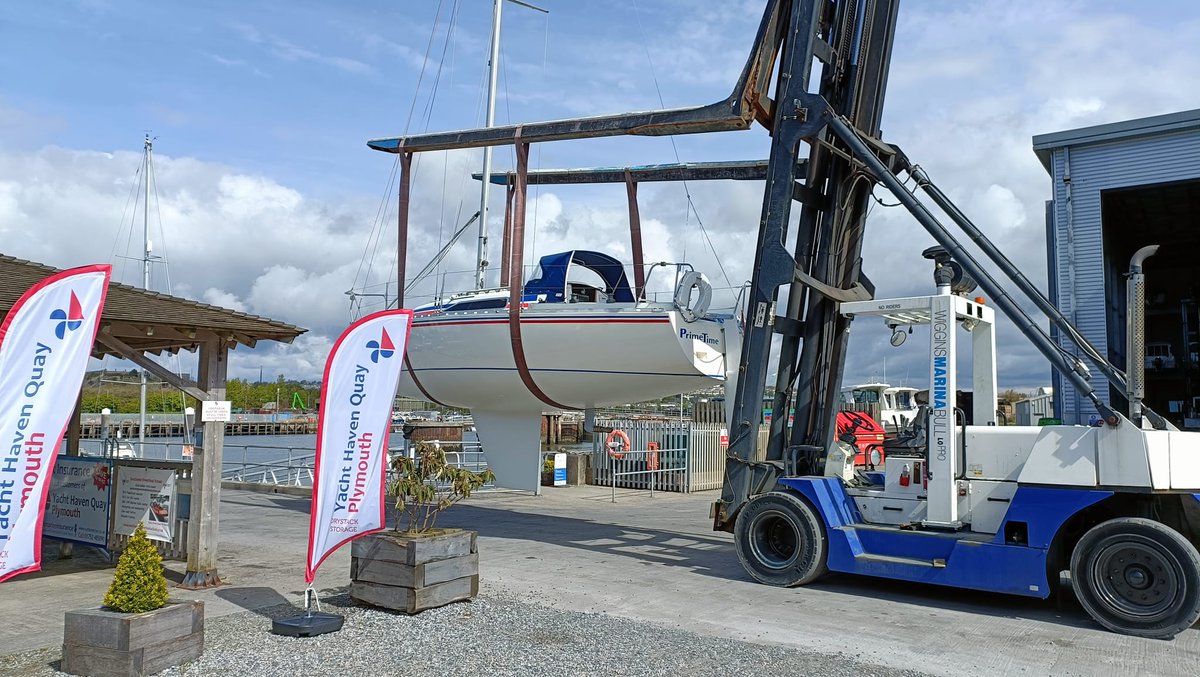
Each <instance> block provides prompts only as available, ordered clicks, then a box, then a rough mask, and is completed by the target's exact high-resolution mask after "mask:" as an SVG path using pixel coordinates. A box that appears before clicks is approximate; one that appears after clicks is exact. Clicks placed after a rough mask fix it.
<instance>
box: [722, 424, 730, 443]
mask: <svg viewBox="0 0 1200 677" xmlns="http://www.w3.org/2000/svg"><path fill="white" fill-rule="evenodd" d="M721 446H722V447H728V446H729V429H728V428H721Z"/></svg>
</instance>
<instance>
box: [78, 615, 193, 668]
mask: <svg viewBox="0 0 1200 677" xmlns="http://www.w3.org/2000/svg"><path fill="white" fill-rule="evenodd" d="M203 651H204V602H201V601H198V600H194V601H186V602H170V603H168V604H167V606H165V607H163V608H161V609H155V610H154V611H147V612H145V613H140V614H126V613H120V612H117V611H112V610H109V609H105V608H93V609H79V610H77V611H68V612H67V613H66V617H65V622H64V624H63V659H62V671H63V672H67V673H70V674H74V675H90V676H95V677H108V676H118V675H120V676H124V675H150V674H154V673H156V672H162V671H163V670H166V669H167V668H169V667H172V666H175V665H180V664H182V663H186V662H188V661H191V660H195V659H197V658H199V657H200V654H201V653H203Z"/></svg>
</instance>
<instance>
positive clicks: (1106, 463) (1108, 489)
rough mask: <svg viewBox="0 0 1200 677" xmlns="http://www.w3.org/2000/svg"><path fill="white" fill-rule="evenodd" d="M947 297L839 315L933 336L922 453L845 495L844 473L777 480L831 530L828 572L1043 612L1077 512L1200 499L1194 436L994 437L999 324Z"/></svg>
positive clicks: (893, 456)
mask: <svg viewBox="0 0 1200 677" xmlns="http://www.w3.org/2000/svg"><path fill="white" fill-rule="evenodd" d="M939 291H941V292H942V293H939V294H936V295H932V296H915V297H905V298H892V299H875V300H869V301H854V302H848V303H843V304H841V312H842V313H843V314H845V315H848V316H853V317H854V318H856V319H862V318H864V317H867V316H877V317H881V318H882V319H883V320H884V323H885V324H886V325H887V326H888V327H890V328H892V329H893V330H895V329H897V328H898V327H911V326H916V325H923V326H928V328H929V342H930V343H929V383H930V390H929V393H930V394H929V402H928V404H927V407H926V409H925V411H923V412H922V413H921V414H919V416H923V417H924V425H923V426H921V425H920V424H921V421H918V430H917V433H918V435H920V436H923V437H924V440H923V444H922V443H920V442H922V440H918V443H917V444H913V445H911V446H910V447H907V448H905V447H900V448H892V449H889V451H888V456H887V464H886V470H885V471H883V472H873V473H866V474H865V476H866V477H867V478H868V479H869V480H870V482H869V483H866V482H858V483H847V482H845V481H844V480H843V479H842V476H843V473H842V472H840V471H839V470H837V469H834V470H832V471H830V470H827V471H826V475H829V476H825V477H786V478H782V479H780V480H779V483H780V484H781V485H783V486H784V487H787V488H789V489H792V490H794V491H796V492H798V493H799V494H801V495H802V496H804V498H805V499H807V502H808V503H809V504H810V505H811V506H812V507H813V508H814V509H815V510H816V511H817V513H818V514H819V516H820V518H821V520H822V521H823V522H824V527H825V535H826V538H827V539H828V553H827V566H828V567H829V569H830V570H832V571H840V572H846V573H857V574H865V575H872V576H881V577H886V578H895V579H901V580H911V581H922V582H927V583H935V584H942V585H950V586H955V587H964V588H972V589H978V590H990V591H996V592H1004V593H1009V594H1018V595H1026V596H1032V597H1041V598H1044V597H1046V596H1048V595H1049V594H1050V592H1051V586H1052V585H1053V584H1056V583H1057V575H1056V574H1057V571H1055V572H1053V574H1051V572H1049V570H1048V565H1049V561H1048V553H1049V552H1050V549H1051V547H1052V546H1053V544H1054V539H1055V537H1056V536H1057V535H1058V534H1059V532H1060V529H1061V528H1062V527H1063V525H1064V524H1065V523H1066V522H1067V521H1068V520H1070V519H1071V518H1072V517H1073V516H1075V515H1076V514H1078V513H1079V512H1080V511H1082V510H1085V509H1087V508H1089V507H1090V506H1093V505H1095V504H1097V503H1099V502H1100V501H1103V500H1105V499H1107V498H1109V497H1112V496H1114V495H1115V494H1118V493H1122V492H1136V493H1146V492H1170V493H1185V494H1195V495H1196V496H1195V497H1190V498H1189V500H1196V498H1200V434H1198V433H1192V432H1180V431H1177V430H1147V429H1142V428H1139V427H1138V426H1136V425H1134V424H1133V423H1132V422H1131V421H1130V420H1129V419H1126V418H1124V417H1122V418H1121V421H1120V424H1119V425H1117V426H1109V425H1105V426H1103V427H1083V426H1041V427H1018V426H1003V427H1001V426H997V425H996V420H995V410H994V403H995V402H996V395H997V388H996V342H995V333H994V320H995V313H994V311H993V310H992V309H991V308H990V307H988V306H987V305H984V304H983V303H981V302H979V300H971V299H968V298H965V297H962V296H958V295H954V294H951V293H950V291H949V287H941V288H939ZM968 341H969V343H970V347H971V349H972V370H971V386H972V389H973V391H974V397H973V424H972V425H964V422H963V421H962V420H961V419H960V417H957V416H956V411H958V409H957V407H956V401H955V392H956V390H957V388H958V386H959V379H958V374H957V372H958V364H957V360H956V356H957V354H958V346H959V345H960V342H962V343H966V342H968ZM922 427H923V430H920V428H922ZM860 476H861V475H860ZM1051 575H1054V576H1055V578H1054V580H1050V579H1049V577H1050V576H1051Z"/></svg>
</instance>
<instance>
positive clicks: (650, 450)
mask: <svg viewBox="0 0 1200 677" xmlns="http://www.w3.org/2000/svg"><path fill="white" fill-rule="evenodd" d="M646 470H658V442H647V443H646Z"/></svg>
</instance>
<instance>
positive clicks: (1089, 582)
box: [1071, 517, 1200, 639]
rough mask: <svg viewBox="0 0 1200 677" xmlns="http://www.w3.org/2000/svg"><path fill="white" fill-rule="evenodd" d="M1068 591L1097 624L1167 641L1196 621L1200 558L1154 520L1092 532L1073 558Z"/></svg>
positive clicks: (1130, 520) (1125, 520)
mask: <svg viewBox="0 0 1200 677" xmlns="http://www.w3.org/2000/svg"><path fill="white" fill-rule="evenodd" d="M1071 585H1072V586H1073V587H1074V588H1075V596H1076V597H1078V598H1079V603H1080V604H1082V605H1083V608H1084V609H1086V610H1087V612H1088V614H1089V615H1091V617H1092V618H1094V619H1095V620H1096V622H1098V623H1099V624H1100V625H1103V626H1104V627H1106V628H1108V629H1109V630H1113V631H1116V632H1120V633H1124V634H1127V635H1134V636H1137V637H1148V638H1151V639H1171V638H1172V637H1174V636H1175V635H1177V634H1179V633H1180V632H1182V631H1184V630H1186V629H1188V628H1190V627H1191V626H1192V624H1193V623H1195V622H1196V620H1197V618H1200V553H1198V552H1197V551H1196V547H1195V546H1194V545H1192V543H1191V542H1190V541H1188V540H1187V539H1186V538H1184V537H1183V536H1182V535H1181V534H1180V533H1179V532H1178V531H1175V530H1174V529H1172V528H1170V527H1168V526H1166V525H1164V524H1162V523H1160V522H1155V521H1153V520H1148V519H1142V518H1139V517H1120V518H1117V519H1112V520H1109V521H1107V522H1102V523H1100V524H1098V525H1096V526H1095V527H1092V529H1091V530H1090V531H1088V532H1087V533H1086V534H1084V535H1083V538H1081V539H1079V543H1078V544H1076V546H1075V551H1074V552H1073V553H1071Z"/></svg>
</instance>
